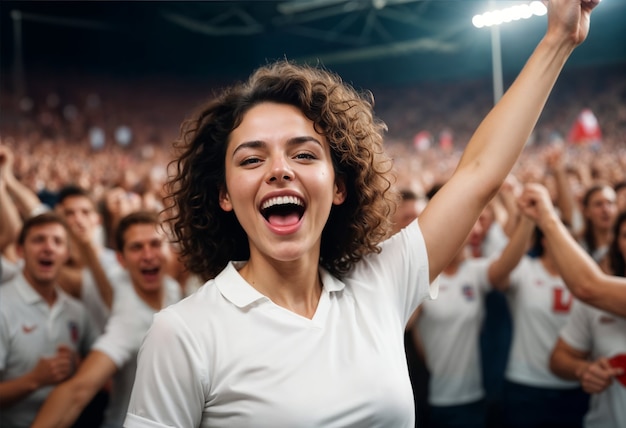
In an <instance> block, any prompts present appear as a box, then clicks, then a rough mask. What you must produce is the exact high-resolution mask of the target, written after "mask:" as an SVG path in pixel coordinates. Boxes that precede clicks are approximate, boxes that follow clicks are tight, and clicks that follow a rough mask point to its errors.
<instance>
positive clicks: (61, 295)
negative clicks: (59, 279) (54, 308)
mask: <svg viewBox="0 0 626 428" xmlns="http://www.w3.org/2000/svg"><path fill="white" fill-rule="evenodd" d="M15 288H16V289H17V292H18V293H19V295H20V296H21V297H22V299H24V302H26V303H27V304H29V305H34V304H36V303H40V302H43V303H45V302H44V299H43V297H42V296H41V294H39V293H37V292H36V291H35V289H34V288H33V287H32V286H31V285H30V283H29V282H28V280H27V279H26V277H25V276H24V273H23V272H20V273H19V274H17V275H16V277H15ZM55 290H56V293H57V299H56V302H55V305H61V304H64V303H65V301H66V300H67V299H68V296H67V294H65V292H64V291H63V290H61V289H60V288H59V287H56V286H55ZM46 305H47V303H46Z"/></svg>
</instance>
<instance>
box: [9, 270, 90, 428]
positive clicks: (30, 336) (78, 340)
mask: <svg viewBox="0 0 626 428" xmlns="http://www.w3.org/2000/svg"><path fill="white" fill-rule="evenodd" d="M56 290H57V296H58V297H57V300H56V302H55V303H54V305H52V307H50V306H48V304H47V303H46V302H45V301H44V300H43V298H42V297H41V295H39V294H38V293H37V292H36V291H35V290H34V289H33V288H32V287H31V286H30V284H29V283H28V282H27V281H26V279H25V278H24V276H23V274H22V273H21V272H20V273H19V274H18V275H17V276H16V277H15V278H14V279H13V280H11V281H9V282H7V283H6V284H4V285H2V286H1V287H0V381H2V382H4V381H7V380H11V379H15V378H17V377H19V376H22V375H24V374H26V373H28V372H30V371H31V370H32V369H33V368H34V367H35V366H36V365H37V362H38V361H39V359H40V358H42V357H52V356H54V355H55V354H56V353H57V348H58V347H59V346H60V345H65V346H67V347H69V348H70V349H72V350H74V351H76V352H78V353H80V354H83V355H84V354H86V353H87V351H88V350H89V346H90V345H91V343H93V341H94V340H95V338H96V332H95V329H94V328H93V326H92V325H91V322H90V319H89V317H88V315H87V312H86V310H85V308H84V306H83V305H82V304H81V303H80V302H79V301H78V300H76V299H74V298H72V297H70V296H69V295H68V294H66V293H65V292H63V290H61V289H60V288H59V287H57V289H56ZM52 388H53V386H47V387H44V388H40V389H38V390H37V391H35V392H34V393H32V394H30V395H29V396H28V397H26V398H25V399H23V400H21V401H20V402H18V403H16V404H14V405H12V406H11V407H8V408H6V409H2V411H0V422H1V423H0V426H3V427H4V426H11V427H29V426H30V424H31V423H32V421H33V419H34V418H35V415H36V414H37V411H38V410H39V407H40V406H41V405H42V404H43V402H44V400H45V398H46V397H47V395H48V394H49V393H50V391H51V390H52Z"/></svg>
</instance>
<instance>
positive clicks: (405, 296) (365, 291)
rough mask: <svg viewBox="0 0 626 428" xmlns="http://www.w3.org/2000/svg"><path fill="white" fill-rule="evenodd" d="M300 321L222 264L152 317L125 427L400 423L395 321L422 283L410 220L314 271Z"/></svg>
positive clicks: (423, 293) (401, 366) (404, 390)
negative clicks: (340, 270)
mask: <svg viewBox="0 0 626 428" xmlns="http://www.w3.org/2000/svg"><path fill="white" fill-rule="evenodd" d="M320 275H321V280H322V284H323V290H322V295H321V297H320V300H319V304H318V307H317V310H316V313H315V314H314V316H313V318H312V319H308V318H305V317H301V316H299V315H297V314H295V313H293V312H291V311H289V310H287V309H285V308H283V307H281V306H278V305H276V304H274V303H273V302H272V301H271V300H270V299H268V298H267V297H265V296H264V295H262V294H261V293H259V292H258V291H257V290H256V289H254V288H253V287H252V286H250V285H249V284H248V283H247V282H246V281H245V280H244V279H243V278H242V277H241V276H240V275H239V273H238V271H237V267H236V265H234V264H232V263H231V264H229V265H228V266H227V267H226V269H225V270H224V271H223V272H222V273H221V274H220V275H219V276H218V277H217V278H215V280H212V281H209V282H208V283H207V284H205V285H204V286H203V287H201V288H200V289H199V290H198V291H197V292H196V293H194V294H193V295H191V296H190V297H188V298H186V299H184V300H182V301H181V302H180V303H177V304H175V305H172V306H170V307H169V308H167V309H165V310H163V311H161V313H159V314H158V315H156V316H155V320H154V323H153V324H152V327H151V329H150V331H149V332H148V335H147V336H146V339H145V341H144V344H143V345H142V348H141V351H140V353H139V365H138V368H137V377H136V380H135V385H134V388H133V394H132V396H131V402H130V404H129V409H128V411H129V414H128V416H127V418H126V422H125V425H124V426H125V427H128V428H132V427H152V428H154V427H166V426H175V427H209V426H210V427H252V426H254V427H274V428H277V427H342V428H345V427H359V428H360V427H407V428H408V427H411V428H413V426H414V419H415V415H414V402H413V394H412V389H411V383H410V381H409V376H408V369H407V363H406V357H405V352H404V328H405V325H406V323H407V321H408V319H409V317H410V316H411V314H412V313H413V311H414V310H415V308H416V307H417V305H418V304H419V303H420V302H422V301H423V300H424V299H426V298H428V297H429V295H431V296H433V297H434V296H436V291H437V290H436V285H433V286H432V287H429V279H428V259H427V254H426V247H425V245H424V241H423V237H422V234H421V232H420V230H419V227H418V226H417V222H413V223H412V224H411V225H410V226H408V227H407V228H405V229H403V230H402V231H401V232H399V233H398V234H396V235H394V236H393V237H392V238H391V239H390V240H388V241H386V242H385V243H384V244H383V250H382V252H381V253H380V254H372V255H370V256H368V257H366V258H365V259H363V260H362V261H361V262H360V263H358V264H357V266H355V268H354V269H353V270H352V271H351V272H350V273H349V274H347V275H346V276H345V277H344V278H343V280H342V281H340V280H338V279H336V278H335V277H333V276H332V275H330V274H329V273H328V272H326V271H325V270H323V269H320Z"/></svg>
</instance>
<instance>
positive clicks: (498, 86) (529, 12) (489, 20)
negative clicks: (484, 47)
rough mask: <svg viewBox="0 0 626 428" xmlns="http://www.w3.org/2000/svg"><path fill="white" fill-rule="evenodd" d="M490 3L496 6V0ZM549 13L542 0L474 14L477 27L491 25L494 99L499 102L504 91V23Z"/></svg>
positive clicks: (473, 20) (474, 23)
mask: <svg viewBox="0 0 626 428" xmlns="http://www.w3.org/2000/svg"><path fill="white" fill-rule="evenodd" d="M489 4H490V5H491V6H492V7H493V6H495V0H490V2H489ZM546 13H548V9H547V8H546V6H545V5H544V4H543V3H542V2H540V1H532V2H530V3H523V4H516V5H514V6H511V7H507V8H505V9H492V10H490V11H487V12H485V13H482V14H479V15H474V17H473V18H472V24H473V25H474V27H476V28H484V27H491V65H492V74H493V101H494V104H495V103H497V102H498V101H499V100H500V98H502V94H503V93H504V85H503V77H502V48H501V47H500V28H499V26H500V25H502V24H506V23H508V22H512V21H519V20H520V19H529V18H532V17H533V16H543V15H545V14H546Z"/></svg>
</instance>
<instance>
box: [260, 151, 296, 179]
mask: <svg viewBox="0 0 626 428" xmlns="http://www.w3.org/2000/svg"><path fill="white" fill-rule="evenodd" d="M293 177H294V174H293V170H292V169H291V167H290V166H289V163H288V162H287V160H286V159H284V158H283V157H280V158H277V159H276V160H274V162H272V165H271V169H270V171H269V174H268V177H267V182H268V183H274V182H277V181H278V182H281V181H291V180H293Z"/></svg>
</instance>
